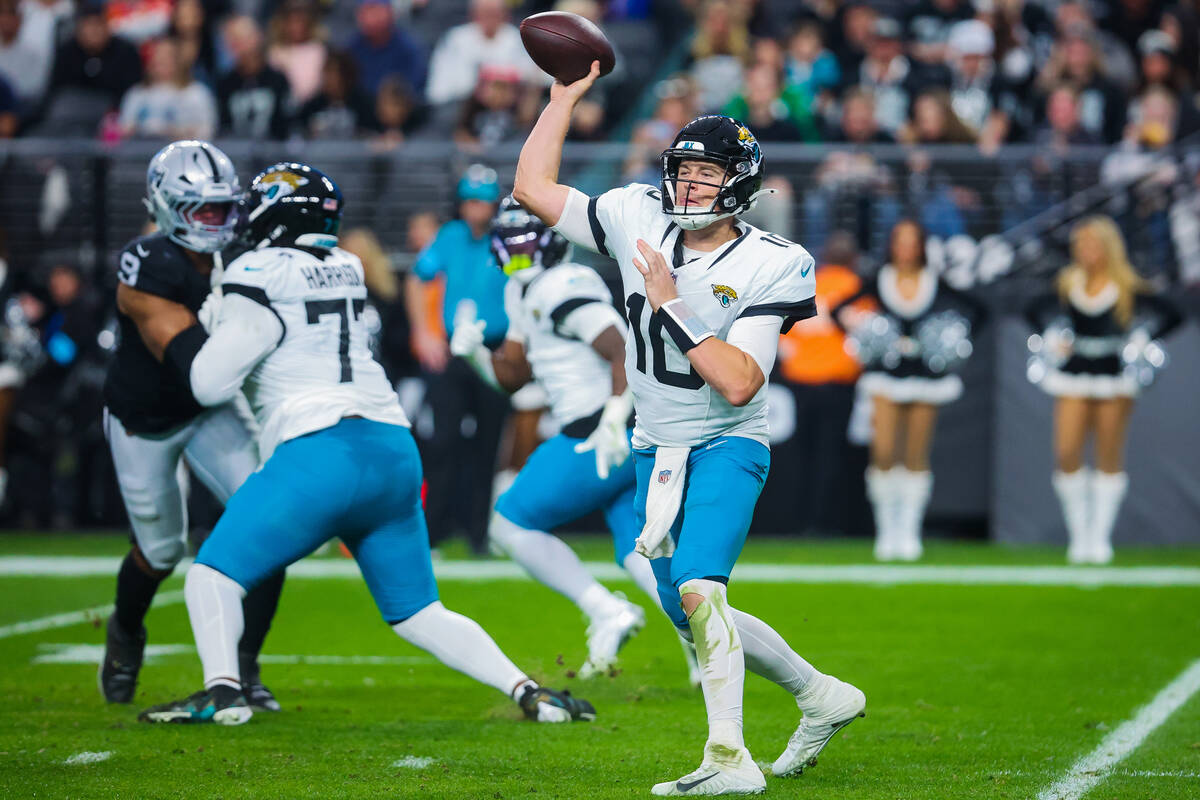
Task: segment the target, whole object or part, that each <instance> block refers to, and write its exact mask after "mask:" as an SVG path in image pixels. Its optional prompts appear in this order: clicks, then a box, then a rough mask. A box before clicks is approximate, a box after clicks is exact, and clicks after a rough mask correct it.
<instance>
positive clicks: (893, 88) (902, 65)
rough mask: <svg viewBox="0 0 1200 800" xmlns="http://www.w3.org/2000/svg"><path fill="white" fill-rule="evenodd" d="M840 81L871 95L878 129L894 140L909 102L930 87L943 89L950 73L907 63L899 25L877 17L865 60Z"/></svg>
mask: <svg viewBox="0 0 1200 800" xmlns="http://www.w3.org/2000/svg"><path fill="white" fill-rule="evenodd" d="M842 80H843V82H844V83H845V84H846V85H848V86H853V85H855V84H857V85H859V86H862V87H864V88H867V89H870V90H871V91H872V92H874V94H875V118H876V120H877V121H878V122H879V127H880V128H882V129H883V130H885V131H887V132H888V133H889V134H891V135H893V136H894V135H895V134H896V133H897V132H898V131H899V130H900V128H901V127H902V126H903V125H904V123H905V122H906V121H907V120H908V115H909V107H910V106H911V105H912V99H913V98H914V97H916V96H917V94H919V93H920V92H921V91H922V90H923V89H926V88H929V87H930V86H947V85H948V84H949V83H950V73H949V70H947V69H946V68H945V67H944V66H942V65H937V66H936V67H935V66H929V65H923V64H920V63H919V62H915V61H911V60H910V59H909V58H908V57H907V56H905V55H904V44H903V42H902V41H901V39H900V23H899V22H897V21H896V20H894V19H891V18H889V17H880V18H879V19H877V20H876V21H875V27H874V30H873V32H872V35H871V41H870V44H869V45H868V46H867V57H866V58H865V59H863V61H862V63H861V64H860V65H859V67H858V71H857V72H854V73H851V74H849V75H843V76H842Z"/></svg>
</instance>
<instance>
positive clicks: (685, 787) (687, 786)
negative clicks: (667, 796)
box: [675, 772, 721, 792]
mask: <svg viewBox="0 0 1200 800" xmlns="http://www.w3.org/2000/svg"><path fill="white" fill-rule="evenodd" d="M720 774H721V773H719V772H714V773H713V774H711V775H705V776H704V777H703V778H701V779H700V780H698V781H692V782H691V783H684V782H683V781H676V782H675V788H676V789H678V790H679V791H681V792H687V791H691V790H692V789H695V788H696V787H697V786H699V785H700V784H702V783H704V782H705V781H707V780H711V779H713V778H715V777H717V776H718V775H720Z"/></svg>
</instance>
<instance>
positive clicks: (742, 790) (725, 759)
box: [650, 744, 767, 797]
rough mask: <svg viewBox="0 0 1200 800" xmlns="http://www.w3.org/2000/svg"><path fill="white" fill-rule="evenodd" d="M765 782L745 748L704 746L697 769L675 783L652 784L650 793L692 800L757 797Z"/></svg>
mask: <svg viewBox="0 0 1200 800" xmlns="http://www.w3.org/2000/svg"><path fill="white" fill-rule="evenodd" d="M766 788H767V779H766V778H764V777H763V773H762V770H761V769H759V768H758V765H757V764H755V763H754V759H753V758H751V757H750V751H749V750H747V749H746V748H744V747H743V748H741V749H740V750H732V749H731V748H728V747H722V746H721V745H714V744H707V745H705V746H704V760H703V761H702V762H701V764H700V768H699V769H697V770H695V771H694V772H689V773H688V774H687V775H684V776H683V777H682V778H680V779H679V780H675V781H667V782H665V783H656V784H654V788H652V789H651V790H650V793H651V794H654V795H657V796H659V797H693V796H698V795H719V794H761V793H762V792H764V791H766Z"/></svg>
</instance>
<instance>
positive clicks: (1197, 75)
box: [1158, 4, 1200, 89]
mask: <svg viewBox="0 0 1200 800" xmlns="http://www.w3.org/2000/svg"><path fill="white" fill-rule="evenodd" d="M1158 27H1159V29H1160V30H1162V32H1163V33H1165V34H1167V36H1169V37H1171V43H1172V44H1173V45H1174V46H1175V53H1176V56H1175V60H1176V63H1178V64H1179V65H1180V68H1181V70H1182V71H1183V73H1184V76H1185V78H1186V80H1187V86H1188V88H1189V89H1195V88H1197V86H1200V12H1198V11H1197V9H1196V8H1194V7H1192V6H1187V5H1182V4H1179V5H1172V6H1170V7H1169V8H1167V10H1166V11H1164V12H1163V14H1162V18H1161V19H1160V21H1159V25H1158Z"/></svg>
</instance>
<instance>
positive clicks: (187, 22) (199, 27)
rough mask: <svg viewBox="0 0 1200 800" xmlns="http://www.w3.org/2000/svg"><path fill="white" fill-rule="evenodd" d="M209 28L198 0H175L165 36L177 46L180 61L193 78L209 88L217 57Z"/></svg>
mask: <svg viewBox="0 0 1200 800" xmlns="http://www.w3.org/2000/svg"><path fill="white" fill-rule="evenodd" d="M212 33H213V32H212V26H211V24H210V21H209V19H208V13H207V12H206V11H205V10H204V4H203V3H201V2H200V0H175V7H174V8H173V9H171V22H170V25H169V26H168V28H167V35H168V36H170V37H171V38H172V39H174V40H175V41H176V42H178V43H179V49H180V50H181V51H182V57H183V60H184V61H186V62H187V63H189V64H191V65H192V71H193V73H194V74H195V76H196V78H197V79H199V80H201V81H203V82H204V83H205V84H209V85H211V84H212V83H213V82H214V81H215V80H216V76H217V54H216V48H215V47H214V46H213V35H212Z"/></svg>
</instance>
